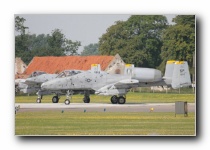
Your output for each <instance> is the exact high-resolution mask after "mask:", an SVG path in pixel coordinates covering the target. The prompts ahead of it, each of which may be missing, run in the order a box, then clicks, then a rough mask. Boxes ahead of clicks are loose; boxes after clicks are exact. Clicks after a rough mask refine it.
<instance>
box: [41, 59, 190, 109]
mask: <svg viewBox="0 0 210 150" xmlns="http://www.w3.org/2000/svg"><path fill="white" fill-rule="evenodd" d="M160 85H161V86H163V85H167V86H171V87H172V88H174V89H177V88H180V87H186V86H190V85H191V80H190V74H189V69H188V63H187V62H186V61H167V64H166V70H165V75H164V76H163V77H162V75H161V71H159V70H157V69H153V68H140V67H134V65H132V64H127V65H126V66H125V70H124V74H123V75H121V74H108V73H106V72H104V71H101V69H100V65H99V64H93V65H92V66H91V70H88V71H83V72H78V73H76V74H74V75H71V76H66V77H64V78H56V79H53V80H50V81H47V82H44V83H43V84H42V85H41V91H51V92H53V93H56V96H55V97H56V98H55V97H54V98H55V101H56V102H58V99H59V98H58V96H59V94H61V93H66V100H65V101H64V103H65V104H66V105H68V104H70V99H71V97H72V95H73V94H75V93H81V92H83V94H84V98H83V101H84V102H85V103H89V102H90V93H95V94H98V95H110V96H111V99H110V100H111V102H112V103H113V104H117V103H118V104H124V103H125V102H126V94H127V92H128V91H129V89H131V88H134V87H148V86H160Z"/></svg>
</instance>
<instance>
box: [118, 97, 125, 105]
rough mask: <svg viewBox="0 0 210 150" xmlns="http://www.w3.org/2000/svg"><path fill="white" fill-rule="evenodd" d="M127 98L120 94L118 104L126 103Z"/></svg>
mask: <svg viewBox="0 0 210 150" xmlns="http://www.w3.org/2000/svg"><path fill="white" fill-rule="evenodd" d="M125 101H126V100H125V98H124V97H123V96H120V97H119V98H118V104H125Z"/></svg>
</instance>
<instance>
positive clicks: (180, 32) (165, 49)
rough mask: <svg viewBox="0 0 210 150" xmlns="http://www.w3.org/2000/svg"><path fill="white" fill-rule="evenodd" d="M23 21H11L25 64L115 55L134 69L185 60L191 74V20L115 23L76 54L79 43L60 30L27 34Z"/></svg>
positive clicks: (158, 18)
mask: <svg viewBox="0 0 210 150" xmlns="http://www.w3.org/2000/svg"><path fill="white" fill-rule="evenodd" d="M25 21H26V20H25V19H24V18H20V17H19V16H17V17H15V30H16V31H17V32H19V35H16V36H15V56H16V57H21V58H22V60H23V61H24V62H25V63H26V64H28V63H29V62H30V61H31V59H32V58H33V57H34V56H64V55H115V54H117V53H118V54H119V55H120V56H121V57H122V59H123V60H124V61H125V62H126V63H132V64H135V66H136V67H151V68H158V69H160V70H161V71H164V69H165V63H166V61H167V60H186V61H188V64H189V66H190V72H191V73H193V72H194V70H193V66H192V65H193V57H194V54H195V16H194V15H177V16H176V17H175V18H173V20H172V22H173V23H174V24H173V25H170V24H169V23H168V22H167V18H166V17H165V16H163V15H132V16H131V17H130V18H128V20H126V21H116V22H115V24H113V25H112V26H110V27H109V28H108V29H107V30H106V33H104V34H103V35H101V37H100V38H99V42H98V43H91V44H89V45H87V46H85V47H84V50H83V51H82V52H81V54H78V48H79V46H81V42H80V41H72V40H70V39H67V38H66V37H65V35H64V34H63V33H62V31H61V30H60V29H55V30H53V31H52V33H51V34H47V35H45V34H40V35H35V34H29V33H26V32H25V30H26V29H28V27H25V26H24V22H25Z"/></svg>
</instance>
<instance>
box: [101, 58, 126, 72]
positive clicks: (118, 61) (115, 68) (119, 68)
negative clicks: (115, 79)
mask: <svg viewBox="0 0 210 150" xmlns="http://www.w3.org/2000/svg"><path fill="white" fill-rule="evenodd" d="M124 68H125V63H124V61H123V60H122V58H121V57H120V55H119V54H116V55H115V57H114V59H113V60H112V61H111V62H110V63H109V65H108V66H107V68H106V69H105V71H106V72H107V73H110V74H124Z"/></svg>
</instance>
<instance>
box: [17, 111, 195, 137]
mask: <svg viewBox="0 0 210 150" xmlns="http://www.w3.org/2000/svg"><path fill="white" fill-rule="evenodd" d="M15 135H68V136H86V135H91V136H94V135H96V136H98V135H99V136H100V135H102V136H103V135H116V136H118V135H132V136H141V135H142V136H143V135H146V136H147V135H150V136H153V135H155V136H156V135H172V136H173V135H185V136H194V135H195V115H194V113H189V115H188V117H184V115H177V116H176V117H175V114H174V113H159V112H152V113H149V112H147V113H143V112H140V113H139V112H126V113H123V112H85V113H84V112H70V111H64V112H63V111H62V110H61V111H41V112H18V113H17V114H16V116H15Z"/></svg>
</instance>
